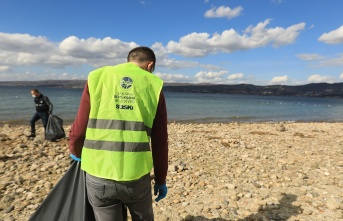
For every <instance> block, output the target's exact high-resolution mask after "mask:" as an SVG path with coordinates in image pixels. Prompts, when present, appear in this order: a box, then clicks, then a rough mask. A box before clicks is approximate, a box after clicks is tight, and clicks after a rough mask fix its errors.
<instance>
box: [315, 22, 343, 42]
mask: <svg viewBox="0 0 343 221" xmlns="http://www.w3.org/2000/svg"><path fill="white" fill-rule="evenodd" d="M318 40H319V41H322V42H324V43H327V44H340V43H343V25H342V26H341V27H339V28H338V29H336V30H333V31H331V32H329V33H324V34H322V35H321V36H320V37H319V38H318Z"/></svg>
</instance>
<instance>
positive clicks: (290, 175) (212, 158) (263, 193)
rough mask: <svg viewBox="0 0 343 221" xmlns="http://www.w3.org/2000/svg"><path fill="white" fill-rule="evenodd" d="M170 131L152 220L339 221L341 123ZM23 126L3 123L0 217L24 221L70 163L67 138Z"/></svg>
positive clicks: (174, 126)
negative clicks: (31, 135) (161, 193)
mask: <svg viewBox="0 0 343 221" xmlns="http://www.w3.org/2000/svg"><path fill="white" fill-rule="evenodd" d="M69 128H70V126H66V127H65V131H69ZM168 128H169V150H170V152H169V156H170V157H169V171H168V178H167V186H168V188H169V192H168V195H167V198H165V199H163V200H162V201H160V202H158V203H154V205H153V206H154V213H155V220H157V221H165V220H171V221H174V220H175V221H179V220H198V221H200V220H201V221H204V220H222V221H224V220H240V221H253V220H261V221H268V220H270V221H271V220H273V221H275V220H280V221H281V220H290V221H295V220H299V221H310V220H311V221H323V220H328V221H339V220H343V215H342V213H343V158H342V156H343V123H228V124H220V123H216V124H178V123H170V124H169V125H168ZM27 131H28V127H27V126H10V125H4V126H2V127H0V145H1V147H0V176H1V181H0V220H1V221H14V220H15V221H21V220H28V218H29V217H30V215H31V214H32V213H33V212H34V211H35V210H36V209H37V207H38V206H39V205H40V203H41V202H42V201H43V199H44V198H45V197H46V195H47V194H48V193H49V192H50V191H51V189H52V188H53V186H54V185H55V184H56V182H57V181H58V180H59V179H60V178H61V177H62V176H63V174H64V173H65V171H66V170H67V169H68V168H69V165H70V158H69V151H68V146H67V140H68V139H67V138H65V139H61V140H59V141H57V142H49V141H45V140H44V136H43V131H42V130H38V134H41V135H38V136H37V137H36V138H35V139H33V140H29V139H27V138H26V136H25V135H26V133H27ZM67 135H68V134H67Z"/></svg>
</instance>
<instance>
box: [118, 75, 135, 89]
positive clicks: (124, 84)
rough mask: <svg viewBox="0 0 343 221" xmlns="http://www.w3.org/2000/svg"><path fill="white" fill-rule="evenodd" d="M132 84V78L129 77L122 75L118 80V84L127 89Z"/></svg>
mask: <svg viewBox="0 0 343 221" xmlns="http://www.w3.org/2000/svg"><path fill="white" fill-rule="evenodd" d="M132 85H133V80H132V78H130V77H123V78H122V79H121V80H120V86H121V87H122V88H124V89H129V88H131V87H132Z"/></svg>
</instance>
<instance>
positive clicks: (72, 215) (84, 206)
mask: <svg viewBox="0 0 343 221" xmlns="http://www.w3.org/2000/svg"><path fill="white" fill-rule="evenodd" d="M44 220H49V221H95V218H94V212H93V209H92V206H91V205H90V204H89V202H88V198H87V191H86V180H85V172H84V171H82V170H81V162H78V161H74V162H73V163H72V164H71V166H70V168H69V169H68V170H67V172H66V173H65V174H64V175H63V177H62V178H61V179H60V180H59V181H58V182H57V184H56V185H55V186H54V188H53V189H52V190H51V191H50V193H49V194H48V196H47V197H46V198H45V199H44V201H43V202H42V204H41V205H40V206H39V207H38V208H37V210H36V211H35V212H34V213H33V215H32V216H31V217H30V219H29V221H44Z"/></svg>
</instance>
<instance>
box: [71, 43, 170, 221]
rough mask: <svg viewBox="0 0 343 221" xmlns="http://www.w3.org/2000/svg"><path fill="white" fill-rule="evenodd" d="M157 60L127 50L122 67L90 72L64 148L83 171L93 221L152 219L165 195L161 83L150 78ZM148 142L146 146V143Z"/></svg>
mask: <svg viewBox="0 0 343 221" xmlns="http://www.w3.org/2000/svg"><path fill="white" fill-rule="evenodd" d="M155 63H156V57H155V54H154V52H153V51H152V50H151V49H150V48H147V47H137V48H134V49H132V50H131V51H130V52H129V54H128V56H127V63H123V64H119V65H116V66H106V67H103V68H99V69H97V70H94V71H92V72H91V73H90V74H89V76H88V81H87V84H86V85H85V87H84V91H83V93H82V97H81V102H80V107H79V110H78V113H77V116H76V119H75V121H74V123H73V125H72V127H71V130H70V133H69V139H70V140H69V149H70V153H71V155H70V156H71V157H72V158H73V159H74V160H77V161H81V169H82V170H84V171H85V172H86V187H87V195H88V199H89V202H90V204H91V205H92V208H93V211H94V215H95V218H96V220H97V221H112V220H118V221H120V220H123V214H122V208H123V206H127V207H128V209H129V211H130V214H131V217H132V220H133V221H136V220H154V214H153V208H152V193H151V177H150V172H151V170H152V168H154V175H155V184H154V195H158V196H157V198H156V199H155V201H156V202H158V201H159V200H161V199H162V198H164V197H166V195H167V186H166V176H167V171H168V132H167V110H166V103H165V98H164V95H163V92H162V86H163V81H162V80H161V79H160V78H158V77H157V76H155V75H153V74H151V73H152V72H153V71H154V68H155ZM150 140H151V148H150V142H149V141H150Z"/></svg>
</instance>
